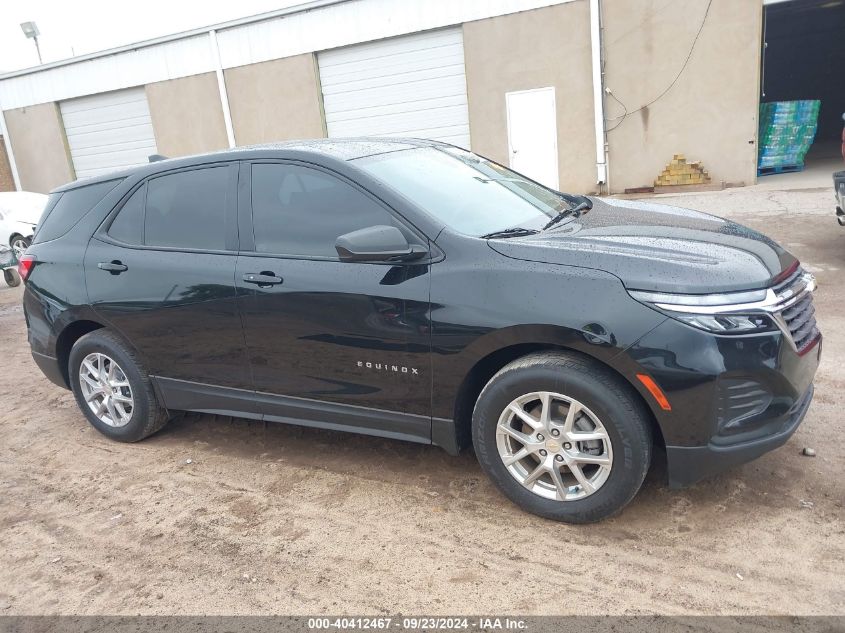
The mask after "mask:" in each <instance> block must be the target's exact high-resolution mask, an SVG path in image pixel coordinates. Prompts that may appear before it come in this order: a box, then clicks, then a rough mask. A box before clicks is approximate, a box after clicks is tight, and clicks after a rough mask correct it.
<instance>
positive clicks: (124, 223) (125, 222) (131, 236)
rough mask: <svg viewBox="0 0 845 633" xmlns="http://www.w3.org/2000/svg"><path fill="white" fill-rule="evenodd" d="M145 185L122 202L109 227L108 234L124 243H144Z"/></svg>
mask: <svg viewBox="0 0 845 633" xmlns="http://www.w3.org/2000/svg"><path fill="white" fill-rule="evenodd" d="M146 195H147V185H146V184H144V185H142V186H141V187H139V188H138V189H137V190H136V191H135V193H133V194H132V195H131V196H129V199H128V200H127V201H126V202H125V203H124V204H123V207H121V209H120V211H119V212H118V214H117V217H116V218H115V219H114V222H112V224H111V226H110V227H109V230H108V234H109V235H110V236H111V237H113V238H114V239H116V240H118V241H120V242H125V243H126V244H143V243H144V198H145V197H146Z"/></svg>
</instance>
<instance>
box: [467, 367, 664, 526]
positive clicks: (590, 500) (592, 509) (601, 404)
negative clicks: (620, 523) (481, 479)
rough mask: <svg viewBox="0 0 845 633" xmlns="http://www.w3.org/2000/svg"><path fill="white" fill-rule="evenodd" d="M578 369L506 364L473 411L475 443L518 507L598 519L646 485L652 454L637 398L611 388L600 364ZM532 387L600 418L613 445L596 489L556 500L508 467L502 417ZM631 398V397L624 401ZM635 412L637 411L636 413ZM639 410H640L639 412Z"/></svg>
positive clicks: (583, 520)
mask: <svg viewBox="0 0 845 633" xmlns="http://www.w3.org/2000/svg"><path fill="white" fill-rule="evenodd" d="M589 369H592V370H593V371H583V369H582V370H581V371H577V370H574V369H572V368H570V367H567V366H565V365H561V366H553V365H548V364H533V365H531V364H528V365H524V366H522V367H518V368H515V369H509V368H507V367H506V368H505V369H504V370H503V371H502V372H500V373H499V374H497V375H496V376H494V378H493V379H492V380H491V381H490V383H488V385H487V386H486V387H485V388H484V390H483V391H482V393H481V395H480V396H479V399H478V402H477V403H476V407H475V411H474V412H473V445H474V447H475V452H476V455H477V456H478V460H479V462H480V463H481V465H482V467H483V468H484V470H485V472H486V473H487V474H488V475H489V476H490V478H491V479H492V480H493V482H494V483H495V484H496V485H497V486H498V487H499V489H500V490H502V492H503V493H504V494H505V495H506V496H507V497H508V498H509V499H511V500H512V501H513V502H514V503H516V504H517V505H519V506H520V507H522V508H524V509H526V510H528V511H529V512H532V513H534V514H538V515H540V516H544V517H547V518H551V519H555V520H563V521H569V522H576V523H588V522H592V521H598V520H601V519H603V518H606V517H607V516H611V515H612V514H615V513H616V512H618V511H619V510H621V509H622V508H623V507H624V506H625V505H626V504H627V503H628V502H629V501H630V500H631V499H632V498H633V497H634V495H635V494H636V493H637V491H638V490H639V488H640V486H641V485H642V482H643V479H644V478H645V473H646V472H647V470H648V466H649V462H650V459H651V439H650V435H649V431H648V425H647V422H646V421H645V420H644V419H643V416H642V412H641V411H638V410H637V409H639V407H636V406H634V407H633V408H634V411H632V405H636V403H635V402H634V401H633V399H626V398H624V397H622V398H620V397H618V396H619V394H618V393H614V392H613V391H611V390H608V389H607V384H606V382H605V380H607V379H610V378H611V377H609V376H607V375H606V374H605V372H603V371H600V370H599V368H592V367H590V368H589ZM533 391H551V392H554V393H558V394H561V395H564V396H568V397H570V398H574V399H576V400H578V401H579V402H581V403H582V404H583V405H584V406H586V407H587V408H588V409H590V411H592V412H593V413H594V414H595V415H596V416H597V417H598V418H599V420H601V422H602V424H603V425H604V427H605V429H606V430H607V433H608V436H609V437H610V442H611V445H612V448H613V465H612V468H611V472H610V475H609V477H608V479H607V481H605V483H604V484H603V485H602V487H601V488H599V490H598V491H596V492H595V493H593V494H591V495H590V496H588V497H585V498H583V499H577V500H573V501H565V502H563V501H555V500H552V499H545V498H543V497H540V496H538V495H536V494H534V493H532V492H530V491H529V490H527V489H526V488H524V487H523V486H522V485H521V484H520V483H519V482H517V481H516V480H515V479H514V478H513V476H512V475H511V474H510V472H508V470H507V468H506V467H505V465H504V463H503V462H502V459H501V457H500V456H499V452H498V448H497V445H496V426H497V424H498V421H499V417H500V416H501V414H502V412H503V411H504V409H505V407H507V406H508V405H509V404H510V403H511V402H512V401H513V400H514V399H516V398H518V397H519V396H522V395H524V394H526V393H529V392H533ZM626 400H627V401H626ZM632 414H633V415H632ZM637 414H639V415H637Z"/></svg>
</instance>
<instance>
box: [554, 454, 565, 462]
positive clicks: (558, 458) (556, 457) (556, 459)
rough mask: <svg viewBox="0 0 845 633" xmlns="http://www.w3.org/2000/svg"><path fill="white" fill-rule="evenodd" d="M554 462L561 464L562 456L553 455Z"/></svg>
mask: <svg viewBox="0 0 845 633" xmlns="http://www.w3.org/2000/svg"><path fill="white" fill-rule="evenodd" d="M555 461H556V462H562V461H563V455H555Z"/></svg>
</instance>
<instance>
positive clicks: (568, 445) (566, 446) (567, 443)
mask: <svg viewBox="0 0 845 633" xmlns="http://www.w3.org/2000/svg"><path fill="white" fill-rule="evenodd" d="M563 448H565V449H566V450H569V449H570V448H572V444H570V443H569V442H564V443H563Z"/></svg>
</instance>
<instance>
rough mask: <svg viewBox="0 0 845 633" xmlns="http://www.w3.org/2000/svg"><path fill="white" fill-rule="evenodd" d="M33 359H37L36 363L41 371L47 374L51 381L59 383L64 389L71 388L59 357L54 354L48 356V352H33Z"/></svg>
mask: <svg viewBox="0 0 845 633" xmlns="http://www.w3.org/2000/svg"><path fill="white" fill-rule="evenodd" d="M32 359H33V360H34V361H35V364H36V365H38V368H39V369H40V370H41V372H42V373H43V374H44V375H45V376H47V378H48V379H49V380H50V382H52V383H54V384H57V385H58V386H59V387H62V388H64V389H69V387H68V385H67V382H66V381H65V376H64V374H63V373H62V370H61V367H59V361H58V360H57V359H55V358H53V357H52V356H47V355H46V354H39V353H38V352H32Z"/></svg>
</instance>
